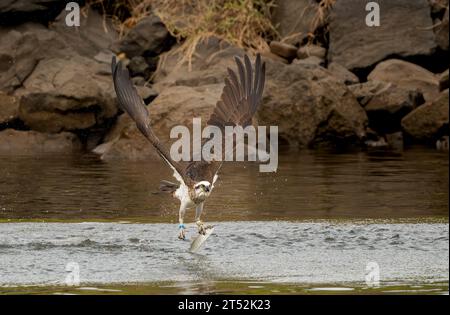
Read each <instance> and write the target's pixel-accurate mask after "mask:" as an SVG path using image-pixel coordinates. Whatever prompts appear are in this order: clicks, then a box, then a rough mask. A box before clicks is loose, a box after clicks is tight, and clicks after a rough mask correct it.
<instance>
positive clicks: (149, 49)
mask: <svg viewBox="0 0 450 315" xmlns="http://www.w3.org/2000/svg"><path fill="white" fill-rule="evenodd" d="M171 42H172V41H171V37H170V35H169V32H168V30H167V29H166V26H165V25H164V24H163V23H162V22H161V19H160V18H159V17H157V16H156V15H150V16H147V17H145V18H143V19H142V20H140V21H139V22H138V23H137V24H136V25H135V26H134V27H133V28H132V29H131V30H130V31H129V32H128V33H127V34H126V35H125V36H124V37H123V38H122V39H120V40H119V41H118V42H117V43H116V44H115V45H114V51H116V52H118V53H125V54H126V56H127V57H128V58H133V57H135V56H155V55H158V54H160V53H162V52H163V51H165V50H166V49H167V48H168V47H169V45H170V44H171Z"/></svg>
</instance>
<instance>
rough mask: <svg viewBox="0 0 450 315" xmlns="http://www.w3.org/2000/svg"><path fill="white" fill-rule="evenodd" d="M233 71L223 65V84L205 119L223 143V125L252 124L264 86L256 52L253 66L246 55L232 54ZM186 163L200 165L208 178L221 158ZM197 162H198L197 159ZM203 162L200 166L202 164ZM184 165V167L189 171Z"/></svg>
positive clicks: (211, 177)
mask: <svg viewBox="0 0 450 315" xmlns="http://www.w3.org/2000/svg"><path fill="white" fill-rule="evenodd" d="M235 61H236V65H237V73H238V74H236V72H234V71H233V70H231V69H230V68H228V69H227V71H228V76H227V77H226V78H225V87H224V88H223V91H222V95H221V97H220V99H219V101H218V102H217V104H216V107H215V108H214V111H213V113H212V114H211V117H210V119H209V120H208V125H212V126H217V127H219V128H220V129H221V131H222V137H223V138H222V144H224V143H225V139H224V137H225V126H242V127H243V128H245V127H247V126H249V125H251V124H252V118H253V116H254V114H255V112H256V111H257V109H258V106H259V104H260V103H261V98H262V94H263V90H264V83H265V72H266V64H265V63H264V62H261V56H260V54H257V56H256V61H255V64H254V67H252V64H251V62H250V59H249V58H248V56H247V55H245V56H244V62H242V61H241V59H239V58H238V57H235ZM222 152H224V151H223V150H222ZM205 163H206V162H202V164H203V165H189V166H188V169H190V168H194V169H195V168H197V169H198V168H206V169H203V170H202V172H199V173H203V174H202V176H207V177H206V178H208V179H209V180H210V181H212V180H213V178H214V176H215V175H216V174H217V172H218V170H219V169H220V167H221V165H222V162H212V163H209V164H208V165H207V166H206V165H205ZM197 164H200V162H198V163H197ZM202 166H203V167H202ZM188 169H187V171H189V170H188Z"/></svg>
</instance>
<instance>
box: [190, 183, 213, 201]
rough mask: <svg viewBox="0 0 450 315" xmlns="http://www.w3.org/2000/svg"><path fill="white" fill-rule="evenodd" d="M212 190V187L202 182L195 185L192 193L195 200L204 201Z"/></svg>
mask: <svg viewBox="0 0 450 315" xmlns="http://www.w3.org/2000/svg"><path fill="white" fill-rule="evenodd" d="M211 190H212V185H211V183H210V182H208V181H207V180H202V181H201V182H198V183H195V185H194V192H195V196H196V198H200V199H205V198H206V197H208V196H209V194H210V193H211Z"/></svg>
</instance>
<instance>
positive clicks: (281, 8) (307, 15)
mask: <svg viewBox="0 0 450 315" xmlns="http://www.w3.org/2000/svg"><path fill="white" fill-rule="evenodd" d="M317 8H318V4H317V2H315V1H313V0H276V1H275V8H274V12H273V14H272V23H273V24H274V25H275V26H276V27H277V30H278V32H279V34H280V36H281V37H282V38H283V39H284V41H285V42H286V43H289V44H293V45H297V44H300V43H302V42H303V41H304V40H305V39H306V38H307V37H308V33H309V32H311V31H312V30H311V25H312V22H313V19H314V17H315V16H316V13H317Z"/></svg>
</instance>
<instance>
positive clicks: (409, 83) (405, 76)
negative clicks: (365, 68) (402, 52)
mask: <svg viewBox="0 0 450 315" xmlns="http://www.w3.org/2000/svg"><path fill="white" fill-rule="evenodd" d="M368 79H369V81H383V82H391V83H394V84H395V85H397V86H399V87H403V88H405V89H409V90H418V91H420V92H421V93H422V94H423V96H424V98H425V100H426V101H432V100H434V99H435V98H436V97H438V96H439V78H438V77H437V76H436V75H435V74H433V73H432V72H430V71H428V70H426V69H424V68H422V67H420V66H418V65H416V64H413V63H410V62H407V61H403V60H399V59H389V60H386V61H383V62H380V63H379V64H378V65H377V66H376V67H375V69H373V71H372V72H371V73H370V74H369V76H368Z"/></svg>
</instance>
